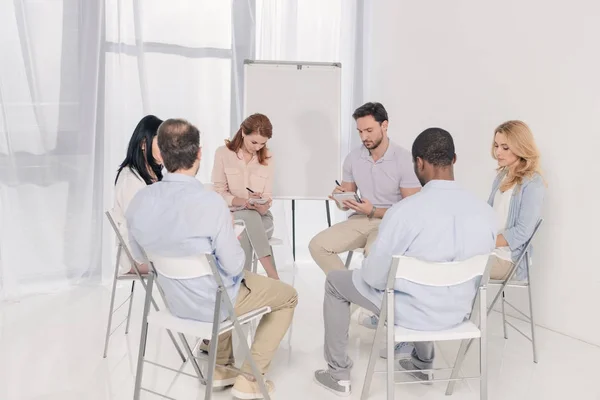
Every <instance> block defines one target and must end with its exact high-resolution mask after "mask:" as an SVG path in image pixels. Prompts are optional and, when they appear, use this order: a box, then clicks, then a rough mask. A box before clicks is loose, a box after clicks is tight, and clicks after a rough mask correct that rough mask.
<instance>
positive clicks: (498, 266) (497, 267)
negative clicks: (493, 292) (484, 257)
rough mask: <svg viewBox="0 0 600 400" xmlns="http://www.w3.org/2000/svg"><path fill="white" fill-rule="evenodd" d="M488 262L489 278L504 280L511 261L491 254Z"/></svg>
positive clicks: (511, 264)
mask: <svg viewBox="0 0 600 400" xmlns="http://www.w3.org/2000/svg"><path fill="white" fill-rule="evenodd" d="M488 263H490V264H491V267H490V279H496V280H501V281H504V280H506V278H508V274H509V273H510V270H511V268H512V266H513V263H512V261H508V260H504V259H502V258H499V257H496V256H491V257H490V259H489V261H488Z"/></svg>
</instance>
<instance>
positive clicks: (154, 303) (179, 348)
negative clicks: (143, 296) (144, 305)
mask: <svg viewBox="0 0 600 400" xmlns="http://www.w3.org/2000/svg"><path fill="white" fill-rule="evenodd" d="M141 282H142V286H144V289H146V285H145V283H144V281H143V280H142V281H141ZM158 293H159V294H160V296H161V298H162V300H163V302H164V303H165V304H166V301H165V295H164V293H163V292H162V291H161V289H160V286H158ZM152 307H154V310H156V311H159V310H160V309H159V308H158V304H156V301H155V300H154V297H152ZM167 334H168V335H169V338H171V342H173V346H175V350H177V353H178V354H179V357H180V358H181V361H182V362H185V361H186V360H187V359H186V358H185V355H184V354H183V351H182V350H181V347H179V344H177V340H176V339H175V335H173V332H171V330H169V329H167ZM184 339H185V336H184Z"/></svg>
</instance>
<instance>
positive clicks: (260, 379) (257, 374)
mask: <svg viewBox="0 0 600 400" xmlns="http://www.w3.org/2000/svg"><path fill="white" fill-rule="evenodd" d="M219 280H220V279H219ZM223 300H224V302H225V307H226V308H227V310H228V312H229V315H230V316H232V319H233V329H234V330H235V333H236V334H237V335H238V337H239V338H240V347H241V348H242V350H243V352H244V354H243V357H244V359H246V360H248V363H249V364H250V369H251V370H252V374H253V375H254V377H255V378H256V382H257V383H258V387H259V388H260V391H261V393H262V395H263V399H264V400H271V396H269V391H268V390H267V385H266V384H265V379H264V376H263V374H262V373H261V372H260V370H259V369H258V366H257V365H256V362H255V361H254V358H252V353H251V352H250V346H248V345H247V344H246V343H245V342H244V340H243V338H244V336H245V333H244V329H243V328H242V325H241V324H240V321H239V320H238V319H237V317H235V311H234V308H233V304H231V300H230V299H229V297H227V296H223ZM232 333H233V332H232Z"/></svg>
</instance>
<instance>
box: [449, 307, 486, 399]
mask: <svg viewBox="0 0 600 400" xmlns="http://www.w3.org/2000/svg"><path fill="white" fill-rule="evenodd" d="M482 318H483V317H482ZM471 343H473V339H465V340H463V341H462V342H461V343H460V348H459V349H458V354H457V356H456V361H455V362H454V368H453V369H452V374H451V375H450V379H456V378H458V374H459V373H460V368H461V367H462V363H463V362H464V361H465V357H466V356H467V353H468V352H469V348H470V347H471ZM455 385H456V381H450V382H448V386H447V387H446V396H450V395H451V394H452V393H453V392H454V386H455Z"/></svg>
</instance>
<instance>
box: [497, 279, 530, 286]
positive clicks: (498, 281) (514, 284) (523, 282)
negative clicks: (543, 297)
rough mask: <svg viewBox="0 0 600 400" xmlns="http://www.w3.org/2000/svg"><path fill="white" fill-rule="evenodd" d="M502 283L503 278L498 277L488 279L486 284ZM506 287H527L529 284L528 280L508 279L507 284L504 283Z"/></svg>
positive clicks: (499, 284) (498, 284)
mask: <svg viewBox="0 0 600 400" xmlns="http://www.w3.org/2000/svg"><path fill="white" fill-rule="evenodd" d="M503 283H504V281H503V280H500V279H490V281H489V283H488V286H490V285H496V286H501V285H502V284H503ZM506 286H508V287H527V286H529V282H528V281H509V282H508V285H506Z"/></svg>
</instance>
